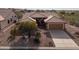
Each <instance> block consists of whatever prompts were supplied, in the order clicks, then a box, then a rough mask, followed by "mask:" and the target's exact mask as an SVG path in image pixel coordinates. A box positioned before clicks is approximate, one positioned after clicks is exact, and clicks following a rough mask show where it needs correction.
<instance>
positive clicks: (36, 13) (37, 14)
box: [30, 12, 47, 17]
mask: <svg viewBox="0 0 79 59" xmlns="http://www.w3.org/2000/svg"><path fill="white" fill-rule="evenodd" d="M30 17H47V16H45V15H44V14H41V13H40V12H35V13H33V14H31V15H30Z"/></svg>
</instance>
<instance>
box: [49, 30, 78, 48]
mask: <svg viewBox="0 0 79 59" xmlns="http://www.w3.org/2000/svg"><path fill="white" fill-rule="evenodd" d="M50 34H51V36H52V40H53V41H54V44H55V46H56V47H65V48H66V47H67V48H68V47H69V48H72V47H78V46H77V44H76V43H75V42H74V41H73V40H72V39H71V38H70V36H69V35H68V34H67V33H66V32H64V31H61V30H52V31H50Z"/></svg>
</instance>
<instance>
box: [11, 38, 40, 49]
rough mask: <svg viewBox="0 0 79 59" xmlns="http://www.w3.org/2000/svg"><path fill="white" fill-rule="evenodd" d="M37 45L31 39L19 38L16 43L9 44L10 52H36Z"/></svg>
mask: <svg viewBox="0 0 79 59" xmlns="http://www.w3.org/2000/svg"><path fill="white" fill-rule="evenodd" d="M38 46H39V44H35V43H34V40H33V39H32V38H31V39H30V40H28V38H25V39H24V38H22V37H21V38H20V39H19V40H17V41H16V42H13V43H11V44H10V47H11V48H10V49H11V50H36V49H38Z"/></svg>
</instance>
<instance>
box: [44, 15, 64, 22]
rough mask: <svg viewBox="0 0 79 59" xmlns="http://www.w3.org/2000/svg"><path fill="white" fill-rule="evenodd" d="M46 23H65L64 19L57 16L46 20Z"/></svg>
mask: <svg viewBox="0 0 79 59" xmlns="http://www.w3.org/2000/svg"><path fill="white" fill-rule="evenodd" d="M45 22H46V23H65V21H63V20H62V19H59V18H57V17H56V16H53V17H52V16H51V17H50V18H49V19H46V20H45Z"/></svg>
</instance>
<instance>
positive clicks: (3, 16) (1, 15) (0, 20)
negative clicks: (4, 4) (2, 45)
mask: <svg viewBox="0 0 79 59" xmlns="http://www.w3.org/2000/svg"><path fill="white" fill-rule="evenodd" d="M15 21H18V19H17V16H16V15H15V13H13V12H12V10H10V9H0V30H1V29H4V28H5V27H7V26H9V25H10V24H12V23H13V22H15Z"/></svg>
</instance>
